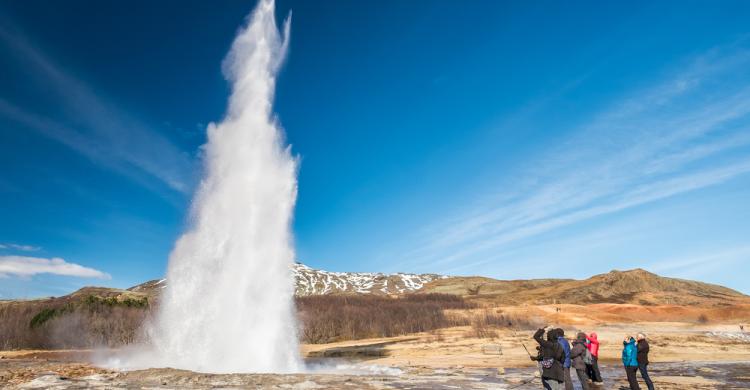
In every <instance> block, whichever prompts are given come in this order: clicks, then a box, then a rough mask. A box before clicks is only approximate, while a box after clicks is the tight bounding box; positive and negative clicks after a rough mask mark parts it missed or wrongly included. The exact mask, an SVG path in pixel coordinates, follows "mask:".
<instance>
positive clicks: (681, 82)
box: [0, 0, 750, 298]
mask: <svg viewBox="0 0 750 390" xmlns="http://www.w3.org/2000/svg"><path fill="white" fill-rule="evenodd" d="M253 6H254V4H253V2H252V1H242V2H241V1H229V2H221V4H212V5H207V4H200V3H196V4H186V3H183V2H172V1H167V2H160V3H159V4H153V2H146V1H135V2H128V3H127V4H126V3H116V2H93V1H84V2H81V1H68V2H64V3H63V2H52V3H49V2H41V1H25V2H14V1H1V2H0V53H2V55H1V56H0V298H8V297H33V296H46V295H61V294H65V293H68V292H70V291H73V290H75V289H77V288H79V287H81V286H84V285H91V284H96V285H107V286H115V287H129V286H131V285H134V284H137V283H141V282H143V281H145V280H149V279H154V278H158V277H161V276H162V275H163V274H164V272H165V268H166V262H167V257H168V254H169V251H170V249H171V247H172V245H173V243H174V240H175V239H176V238H177V237H178V235H179V234H180V232H181V231H182V229H183V227H184V226H185V218H186V214H187V208H188V207H189V203H190V198H191V194H192V191H193V189H194V187H195V185H196V183H197V181H198V180H199V177H200V166H201V163H200V145H202V144H203V143H204V142H205V127H206V125H207V124H208V123H210V122H212V121H219V120H220V119H221V118H222V115H223V113H224V109H225V104H226V99H227V95H228V92H229V90H228V85H227V82H226V81H225V80H224V78H223V76H222V73H221V62H222V59H223V57H224V55H225V54H226V52H227V50H228V49H229V45H230V44H231V42H232V39H233V37H234V34H235V33H236V31H237V29H238V28H239V26H240V25H241V24H242V23H243V20H244V18H245V16H246V15H247V14H248V13H249V12H250V10H252V8H253ZM290 11H292V15H293V16H292V28H291V43H290V47H289V56H288V59H287V62H286V64H285V66H284V68H283V70H282V71H281V74H280V77H279V80H278V85H277V94H276V106H275V112H276V113H277V116H278V118H279V121H280V123H281V124H282V126H283V127H284V129H285V131H286V135H287V141H288V142H289V143H290V144H291V145H292V150H293V152H294V153H295V154H297V155H299V156H300V162H301V168H300V172H299V198H298V202H297V210H296V214H295V221H294V233H295V237H296V247H297V253H298V258H299V260H300V261H302V262H304V263H306V264H308V265H310V266H313V267H317V268H324V269H328V270H335V271H382V272H396V271H403V272H436V273H447V274H462V275H463V274H465V275H486V276H490V277H496V278H503V279H513V278H535V277H537V278H541V277H572V278H584V277H588V276H590V275H592V274H596V273H602V272H607V271H609V270H611V269H630V268H635V267H642V268H645V269H648V270H651V271H654V272H657V273H659V274H663V275H668V276H675V277H683V278H690V279H698V280H703V281H707V282H712V283H719V284H723V285H727V286H729V287H732V288H735V289H739V290H741V291H743V292H745V293H750V290H749V289H748V288H747V283H746V280H747V278H748V276H750V271H748V270H747V267H746V266H745V265H746V264H747V262H748V260H750V241H749V240H748V238H749V237H750V223H748V221H750V201H748V200H750V127H749V126H750V115H749V114H750V35H749V34H748V33H750V31H749V30H750V27H748V24H747V20H748V17H750V4H748V3H747V2H729V1H724V2H713V3H709V2H668V1H667V2H658V3H656V4H654V3H653V2H629V3H627V4H626V3H619V4H618V3H612V4H605V3H602V2H575V3H570V2H565V3H563V2H551V1H550V2H548V1H540V2H520V1H519V2H494V1H477V2H471V3H466V2H457V1H456V2H448V1H409V2H403V1H386V2H364V1H361V2H351V1H329V2H322V3H318V2H308V1H299V2H290V1H281V0H279V1H278V3H277V17H278V18H279V20H281V19H282V18H283V17H285V16H286V15H287V14H288V12H290Z"/></svg>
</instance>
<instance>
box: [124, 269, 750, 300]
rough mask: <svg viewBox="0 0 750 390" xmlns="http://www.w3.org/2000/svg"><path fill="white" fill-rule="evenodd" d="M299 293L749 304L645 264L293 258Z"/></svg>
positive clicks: (157, 287)
mask: <svg viewBox="0 0 750 390" xmlns="http://www.w3.org/2000/svg"><path fill="white" fill-rule="evenodd" d="M292 272H293V274H294V278H295V295H296V296H310V295H328V294H372V295H401V294H407V293H445V294H454V295H460V296H463V297H467V298H470V299H479V300H484V301H492V302H495V303H500V304H509V305H517V304H535V305H544V304H555V303H569V304H580V305H586V304H596V303H614V304H637V305H646V306H655V305H700V306H729V305H732V304H734V303H750V297H748V296H746V295H744V294H742V293H740V292H738V291H735V290H732V289H730V288H726V287H722V286H718V285H714V284H709V283H703V282H697V281H692V280H684V279H677V278H668V277H663V276H659V275H656V274H654V273H651V272H648V271H645V270H643V269H633V270H629V271H617V270H615V271H610V272H608V273H605V274H599V275H594V276H592V277H590V278H588V279H582V280H576V279H529V280H497V279H492V278H486V277H479V276H469V277H464V276H444V275H438V274H405V273H395V274H383V273H369V272H330V271H324V270H318V269H314V268H311V267H308V266H306V265H304V264H301V263H295V264H294V266H293V268H292ZM166 283H167V281H166V280H165V279H159V280H152V281H149V282H146V283H143V284H139V285H137V286H134V287H131V288H130V289H128V290H129V291H131V292H138V293H144V294H146V295H149V296H152V297H154V298H156V297H158V295H159V292H160V291H161V289H163V288H164V287H165V286H166Z"/></svg>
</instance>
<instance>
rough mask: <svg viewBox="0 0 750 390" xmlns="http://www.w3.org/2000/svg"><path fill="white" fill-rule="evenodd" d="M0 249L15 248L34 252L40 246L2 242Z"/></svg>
mask: <svg viewBox="0 0 750 390" xmlns="http://www.w3.org/2000/svg"><path fill="white" fill-rule="evenodd" d="M0 249H10V250H16V251H23V252H36V251H38V250H40V249H42V248H40V247H38V246H33V245H23V244H13V243H4V244H0Z"/></svg>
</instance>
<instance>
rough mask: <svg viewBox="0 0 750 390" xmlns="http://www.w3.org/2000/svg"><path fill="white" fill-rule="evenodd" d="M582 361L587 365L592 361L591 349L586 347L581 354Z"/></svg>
mask: <svg viewBox="0 0 750 390" xmlns="http://www.w3.org/2000/svg"><path fill="white" fill-rule="evenodd" d="M583 362H584V363H585V364H589V365H590V364H592V363H593V362H594V359H593V358H592V357H591V351H589V349H588V348H586V353H585V354H583Z"/></svg>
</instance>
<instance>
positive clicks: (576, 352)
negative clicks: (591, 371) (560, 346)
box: [570, 333, 586, 370]
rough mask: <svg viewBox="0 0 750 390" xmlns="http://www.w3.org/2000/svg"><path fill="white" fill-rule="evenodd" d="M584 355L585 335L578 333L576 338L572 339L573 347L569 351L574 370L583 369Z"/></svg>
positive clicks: (584, 366) (584, 364) (584, 367)
mask: <svg viewBox="0 0 750 390" xmlns="http://www.w3.org/2000/svg"><path fill="white" fill-rule="evenodd" d="M584 356H586V335H585V334H583V333H579V334H578V338H577V339H575V340H573V349H572V350H571V351H570V358H571V359H572V360H573V367H574V368H575V369H576V370H585V369H586V363H585V362H584V361H583V358H584Z"/></svg>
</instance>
